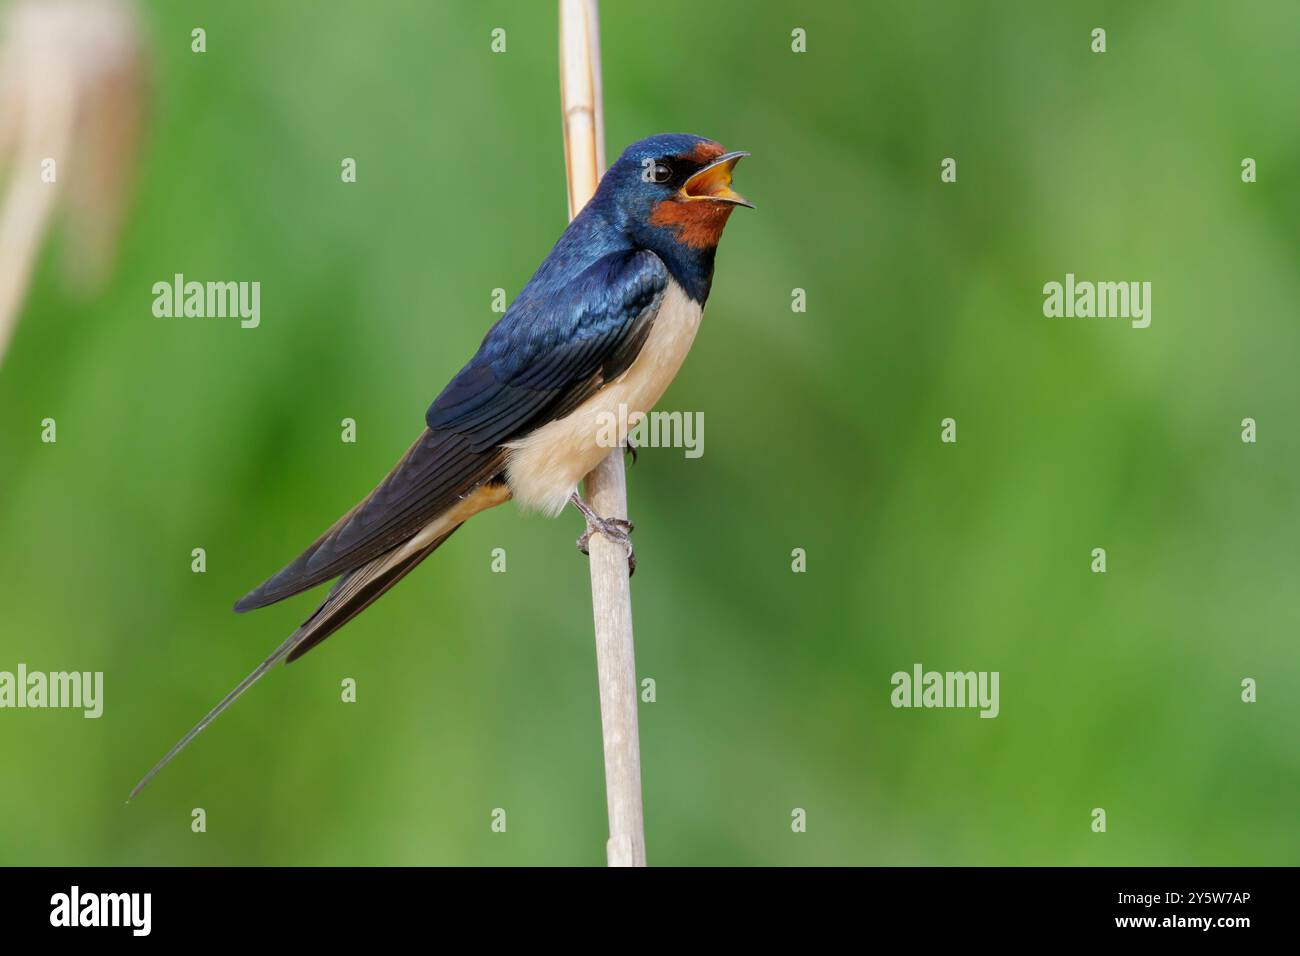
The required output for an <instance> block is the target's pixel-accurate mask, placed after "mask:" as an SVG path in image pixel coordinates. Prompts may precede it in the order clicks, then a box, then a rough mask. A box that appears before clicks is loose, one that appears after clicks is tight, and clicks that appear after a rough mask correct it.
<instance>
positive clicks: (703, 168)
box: [597, 133, 753, 253]
mask: <svg viewBox="0 0 1300 956" xmlns="http://www.w3.org/2000/svg"><path fill="white" fill-rule="evenodd" d="M748 155H749V154H748V153H740V152H735V153H729V152H727V151H726V150H725V149H723V148H722V146H720V145H718V144H717V143H715V142H714V141H713V140H711V139H704V138H703V137H701V136H691V135H688V134H686V133H665V134H662V135H660V136H651V137H650V138H649V139H643V140H641V141H639V142H636V143H633V144H632V145H631V146H629V147H628V148H627V149H625V150H623V154H622V155H621V156H619V158H618V159H617V160H616V161H615V162H614V165H612V166H611V167H610V168H609V171H608V172H606V173H605V176H604V178H602V179H601V183H600V190H599V192H598V193H597V200H598V201H599V202H600V203H601V204H602V205H604V206H605V207H606V209H607V210H609V211H613V212H614V213H615V214H616V216H617V219H618V220H619V224H620V225H621V226H622V228H623V229H624V230H626V231H627V232H628V233H629V234H630V235H631V236H632V237H633V238H634V239H636V240H637V241H638V242H639V243H640V244H642V245H644V246H646V247H648V248H650V249H653V250H656V251H659V250H670V249H676V250H681V249H682V247H686V250H694V251H699V252H708V253H712V251H713V250H714V249H715V248H716V247H717V245H718V238H719V237H720V236H721V235H722V229H723V227H724V226H726V224H727V219H728V217H729V216H730V215H731V211H732V210H733V209H735V208H736V207H737V206H749V207H750V208H751V209H752V208H753V204H752V203H750V202H749V201H748V200H747V199H745V197H744V196H742V195H740V194H739V193H737V192H736V191H735V190H733V189H732V188H731V173H732V170H733V169H735V166H736V163H738V162H739V161H740V160H741V158H742V157H744V156H748ZM683 251H684V250H683Z"/></svg>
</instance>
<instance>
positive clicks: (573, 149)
mask: <svg viewBox="0 0 1300 956" xmlns="http://www.w3.org/2000/svg"><path fill="white" fill-rule="evenodd" d="M560 105H561V107H562V108H563V117H564V159H565V169H566V171H567V175H568V181H569V218H570V219H572V218H573V217H574V216H576V215H577V214H578V212H579V210H581V209H582V207H583V206H585V205H586V203H587V200H589V199H590V198H591V196H592V194H593V193H594V192H595V191H596V184H597V183H598V182H600V176H601V173H602V172H603V171H604V169H605V123H604V112H603V109H602V106H601V97H600V29H599V23H598V20H597V12H596V0H560ZM585 485H586V489H585V490H586V493H587V502H588V504H590V505H591V507H592V508H593V509H595V511H596V513H597V514H599V515H601V516H602V517H606V518H624V519H626V518H627V481H626V477H625V476H624V473H623V450H622V449H621V448H619V449H615V450H614V451H612V452H610V453H609V455H607V456H606V457H605V460H604V461H602V462H601V463H600V464H599V465H597V466H596V469H595V471H593V472H592V473H591V474H589V475H588V476H587V478H586V482H585ZM589 549H590V551H591V608H592V615H593V617H594V618H595V624H596V672H597V677H598V679H599V682H600V726H601V732H602V735H603V738H604V747H605V799H606V802H607V803H608V806H609V842H608V843H606V844H605V851H606V856H607V858H608V861H609V865H610V866H645V865H646V862H645V824H644V822H643V817H642V809H641V739H640V733H639V731H638V729H637V683H636V655H635V653H634V648H633V643H632V588H631V583H630V581H629V579H628V577H629V576H628V566H627V552H626V550H625V549H624V548H623V546H622V545H619V544H616V543H615V542H613V541H610V540H609V539H608V538H605V537H604V536H603V535H599V534H594V535H592V536H591V540H590V542H589Z"/></svg>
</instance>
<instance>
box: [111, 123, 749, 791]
mask: <svg viewBox="0 0 1300 956" xmlns="http://www.w3.org/2000/svg"><path fill="white" fill-rule="evenodd" d="M747 155H748V154H747V153H742V152H727V151H726V150H725V149H723V148H722V147H721V146H720V145H718V144H717V143H716V142H714V141H712V140H709V139H704V138H702V137H699V136H690V135H686V134H680V133H672V134H664V135H661V136H652V137H650V138H649V139H643V140H641V141H640V142H637V143H633V144H632V145H631V146H629V147H628V148H627V149H626V150H624V151H623V154H622V155H621V156H619V158H618V160H617V161H616V162H615V163H614V165H613V166H611V167H610V168H609V170H608V171H607V172H606V173H605V175H604V177H603V178H602V179H601V181H600V185H599V187H598V188H597V190H596V193H595V195H594V196H592V198H591V201H590V202H588V203H587V205H586V206H585V207H584V208H583V209H582V211H581V212H580V213H578V215H577V216H576V217H574V219H573V221H572V222H571V223H570V224H569V227H568V228H567V229H565V230H564V234H563V235H561V236H560V238H559V241H557V242H556V243H555V246H554V247H553V248H552V249H551V251H550V253H549V254H548V255H547V257H546V258H545V259H544V260H543V261H542V264H541V266H540V267H539V268H538V269H537V272H536V273H534V274H533V277H532V278H531V279H530V280H529V281H528V284H527V285H525V286H524V288H523V290H522V291H521V292H520V293H519V297H518V298H517V299H515V301H514V302H513V303H512V304H511V306H510V307H509V308H508V309H507V310H506V313H505V315H503V316H502V317H501V320H500V321H499V322H497V323H496V324H495V325H494V326H493V327H492V329H491V330H490V331H489V332H488V334H487V336H486V337H485V338H484V339H483V343H482V345H480V346H479V350H478V352H477V353H476V354H475V355H474V357H473V358H471V359H470V360H469V362H468V363H467V364H466V365H465V367H464V368H462V369H461V370H460V371H459V372H458V373H457V374H456V377H455V378H453V379H452V380H451V382H450V383H448V385H447V387H446V388H444V389H443V390H442V393H441V394H440V395H439V396H438V397H437V398H436V399H434V402H433V404H432V405H431V406H430V407H429V410H428V412H427V413H426V414H425V426H426V427H425V429H424V433H423V434H422V435H420V437H419V438H418V439H416V442H415V444H413V445H412V446H411V447H410V449H409V450H408V451H407V452H406V454H405V455H404V456H403V457H402V459H401V460H400V461H399V462H398V463H397V464H396V465H395V466H394V468H393V470H392V471H390V472H389V473H388V476H387V477H386V478H384V480H383V481H381V482H380V483H379V485H378V486H377V487H376V488H375V489H374V490H373V491H371V492H370V494H369V495H367V496H366V497H365V498H364V499H363V500H362V501H361V502H360V503H358V504H357V505H356V506H355V507H354V508H353V509H352V510H351V511H349V512H348V513H347V514H345V515H343V517H341V518H339V520H338V521H336V522H335V523H334V525H333V526H332V527H330V529H329V530H328V531H326V532H325V533H324V534H322V535H321V536H320V537H319V538H317V539H316V541H315V543H313V544H312V545H311V547H309V548H308V549H307V550H306V551H304V552H303V553H302V554H301V555H299V556H298V557H297V558H296V559H295V560H294V561H293V562H291V563H290V564H289V565H287V566H286V567H285V568H283V569H282V570H281V571H279V572H278V573H276V574H274V575H272V576H271V577H270V578H268V579H267V580H266V581H264V582H263V583H262V584H260V585H258V587H256V588H255V589H253V590H252V591H250V592H249V593H248V594H247V595H245V596H244V597H243V598H241V599H240V600H239V602H238V603H236V604H235V610H236V611H239V612H242V611H251V610H252V609H254V608H259V607H265V606H267V605H268V604H274V603H275V602H276V601H282V600H284V599H285V598H287V597H292V596H293V595H295V594H298V593H300V592H302V591H306V590H308V589H309V588H313V587H315V586H316V585H318V584H322V583H323V582H325V581H329V580H331V579H334V578H337V579H338V580H337V581H336V582H335V584H334V587H333V588H332V589H331V590H330V592H329V594H328V595H327V596H326V597H325V600H324V602H323V603H322V604H321V605H320V607H318V608H317V609H316V610H315V611H314V612H312V614H311V616H310V617H308V618H307V620H305V621H304V622H303V623H302V625H301V626H299V627H298V629H297V630H295V631H294V632H293V633H292V634H290V635H289V637H288V639H287V640H285V642H284V643H283V644H281V645H280V646H279V647H277V648H276V649H275V650H274V651H273V652H272V653H271V656H270V657H268V658H267V659H266V660H264V661H263V662H262V663H261V664H259V665H258V667H257V669H256V670H254V671H253V672H252V673H251V674H249V675H248V676H247V677H245V678H244V680H243V681H241V682H240V683H239V684H238V686H236V687H235V689H234V690H232V691H231V692H230V693H229V694H227V695H226V696H225V697H224V698H222V700H221V702H220V703H218V704H217V705H216V706H215V707H214V708H212V710H211V711H209V713H208V714H207V716H206V717H204V718H203V719H202V720H200V721H199V722H198V723H197V724H196V725H195V726H194V727H193V729H191V730H190V731H189V733H187V734H186V735H185V736H184V737H182V738H181V739H180V740H179V741H178V742H177V744H176V745H175V746H174V747H172V749H171V750H169V751H168V752H167V753H166V754H165V755H164V756H163V758H162V759H161V760H160V761H158V763H157V764H156V765H155V766H154V768H153V769H152V770H150V771H149V772H148V773H147V774H145V776H144V778H143V779H142V780H141V781H140V782H139V783H138V784H136V785H135V789H133V790H132V791H131V797H134V796H135V795H136V794H137V793H139V792H140V790H141V789H142V788H143V787H144V786H145V784H147V783H148V782H149V781H150V780H152V779H153V778H154V777H155V776H156V775H157V774H158V772H159V771H160V770H162V768H163V767H165V766H166V765H167V764H168V763H169V762H170V761H171V759H172V758H173V757H175V756H176V755H177V754H178V753H179V752H180V751H181V750H182V749H183V748H184V747H185V746H186V745H187V744H189V742H190V741H191V740H193V739H194V738H195V737H196V736H198V734H199V733H201V732H202V731H203V729H204V728H205V727H207V726H208V725H209V724H210V723H212V721H214V720H215V719H216V718H217V717H218V716H220V714H221V713H222V711H224V710H225V709H226V708H227V707H229V706H230V705H231V704H232V703H234V702H235V700H236V699H238V697H239V696H240V695H241V694H243V693H244V691H246V690H248V688H249V687H251V686H252V685H253V684H255V683H256V682H257V681H258V680H259V679H260V678H261V677H262V676H263V675H264V674H265V673H266V672H267V671H269V670H270V669H271V668H272V667H273V666H275V665H276V664H278V663H279V662H280V661H282V660H283V661H285V662H292V661H295V660H297V659H298V658H300V657H302V655H304V654H306V653H307V652H308V651H309V650H311V649H312V648H313V647H315V646H316V645H317V644H319V643H320V642H321V641H323V640H325V638H327V637H329V636H330V635H331V634H333V633H334V632H335V631H337V630H338V629H339V628H340V627H342V626H343V625H344V624H346V623H347V622H348V621H350V620H352V618H354V617H356V616H357V615H358V614H360V613H361V612H362V611H363V610H365V609H366V608H367V607H369V606H370V605H371V604H372V603H373V602H374V601H375V600H376V599H378V598H379V597H380V595H382V594H383V593H384V592H385V591H387V590H388V589H389V588H391V587H392V586H393V585H394V584H396V583H397V582H398V581H400V580H401V579H402V578H404V577H405V576H406V575H407V574H408V573H410V571H411V570H412V569H413V568H414V567H415V566H416V565H417V564H419V563H420V562H421V561H423V560H424V559H425V558H427V557H428V556H429V555H430V554H432V553H433V552H434V550H435V549H437V547H438V546H439V545H440V544H442V543H443V542H444V541H446V540H447V539H448V538H449V537H451V535H452V534H453V533H454V532H455V531H456V529H457V528H459V527H460V526H461V525H462V524H464V523H465V522H466V521H467V520H469V519H470V518H471V517H473V516H474V515H476V514H478V513H479V512H480V511H484V510H485V509H487V508H493V507H495V506H497V505H499V504H503V503H504V502H506V501H508V500H510V499H511V498H513V499H514V500H515V501H517V502H518V503H519V504H520V505H521V506H523V507H524V508H526V509H530V510H535V511H540V512H542V513H544V514H546V515H548V516H551V517H554V516H556V515H558V514H559V513H560V512H561V511H563V510H564V507H565V505H566V504H572V505H573V506H574V507H576V508H577V509H578V510H579V511H580V512H581V513H582V515H583V518H584V519H585V521H586V528H587V530H586V531H585V532H584V534H583V535H582V537H580V538H579V539H578V546H579V548H580V549H583V550H585V545H586V543H587V540H588V539H589V537H590V536H591V535H592V534H595V533H599V534H603V535H605V536H607V537H609V538H611V539H613V540H615V541H618V542H621V543H623V544H624V545H626V546H627V548H628V557H629V561H631V558H632V550H631V542H630V540H629V538H628V533H629V532H630V531H631V524H630V523H629V522H626V521H621V520H619V519H614V518H603V517H601V516H600V515H598V514H596V513H595V512H594V511H593V510H592V509H591V508H590V507H589V506H588V505H587V503H586V502H584V501H583V500H582V498H581V497H580V496H579V495H578V483H579V482H580V481H581V480H582V479H583V477H584V476H586V475H587V474H588V472H590V471H591V470H592V469H593V468H595V467H596V465H597V464H598V463H599V462H600V460H601V459H602V458H604V457H605V455H607V454H608V453H609V451H610V449H609V448H608V447H605V444H607V441H608V440H607V439H606V442H604V443H602V442H601V441H599V440H598V438H599V437H600V436H601V435H602V433H603V431H604V430H605V429H606V423H608V422H609V421H611V420H614V419H612V418H611V417H610V416H612V415H617V414H618V412H619V407H620V405H621V406H623V407H624V409H625V410H626V412H627V413H628V414H627V418H621V419H618V420H620V421H625V420H627V419H629V418H630V419H632V420H633V421H635V418H633V417H632V415H631V413H648V412H649V411H650V410H651V408H652V407H653V406H654V404H655V403H656V402H657V401H658V400H659V397H660V396H661V395H662V394H663V393H664V390H665V389H666V388H667V387H668V385H669V384H670V383H671V382H672V380H673V378H674V377H675V376H676V374H677V370H678V369H679V368H681V365H682V362H683V360H684V359H685V358H686V353H687V352H689V351H690V348H691V343H692V342H693V341H694V340H695V333H696V332H697V331H698V330H699V325H700V316H701V313H702V312H703V309H704V303H705V301H706V300H707V299H708V297H709V288H710V286H711V285H712V282H713V259H714V254H715V253H716V251H717V248H718V240H719V238H720V237H721V236H722V230H723V228H724V227H725V226H726V224H727V219H728V218H729V217H730V216H731V212H732V210H733V209H735V208H736V206H751V208H752V204H751V203H749V202H748V201H747V200H746V199H745V198H744V197H743V196H741V195H740V194H739V193H737V192H735V191H734V190H733V189H732V188H731V178H732V170H733V169H735V166H736V163H737V162H739V160H740V159H741V157H743V156H747ZM129 799H130V797H128V800H129Z"/></svg>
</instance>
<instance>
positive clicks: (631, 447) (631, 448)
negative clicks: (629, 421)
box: [624, 435, 636, 465]
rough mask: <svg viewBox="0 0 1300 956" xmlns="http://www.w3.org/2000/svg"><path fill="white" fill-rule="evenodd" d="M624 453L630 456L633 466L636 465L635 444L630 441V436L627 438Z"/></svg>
mask: <svg viewBox="0 0 1300 956" xmlns="http://www.w3.org/2000/svg"><path fill="white" fill-rule="evenodd" d="M624 451H625V453H626V454H629V455H631V456H632V464H634V465H635V464H636V442H634V441H633V440H632V436H631V435H628V436H627V443H626V444H625V445H624Z"/></svg>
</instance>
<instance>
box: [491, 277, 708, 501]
mask: <svg viewBox="0 0 1300 956" xmlns="http://www.w3.org/2000/svg"><path fill="white" fill-rule="evenodd" d="M702 311H703V307H702V306H701V305H700V303H698V302H696V301H695V300H693V299H692V298H691V297H690V296H688V295H687V294H686V293H685V292H684V291H683V290H682V287H681V286H680V285H678V284H677V282H676V281H674V280H673V279H669V280H668V288H667V289H665V290H664V298H663V302H662V304H661V305H660V306H659V314H658V315H657V316H656V317H655V320H654V324H653V325H652V326H651V328H650V333H649V334H648V335H647V336H646V339H645V343H644V344H643V345H642V347H641V351H640V352H639V353H638V354H637V357H636V359H635V360H634V361H633V362H632V364H631V365H630V366H628V368H627V370H626V371H625V372H624V373H623V374H622V375H620V376H619V377H618V378H616V379H614V380H613V381H611V382H609V383H608V384H607V385H605V386H604V387H603V388H602V389H601V390H600V391H599V392H597V393H596V394H595V395H593V396H592V397H591V398H589V399H587V401H585V402H583V403H582V404H581V405H579V406H578V407H577V408H576V409H574V411H573V412H571V413H570V414H569V415H567V416H565V417H564V418H558V419H556V420H555V421H553V422H549V423H547V424H546V425H543V426H542V427H541V428H539V429H537V430H536V431H534V432H532V433H531V434H529V435H526V436H524V437H523V438H521V439H519V440H517V441H513V442H510V443H509V444H508V445H507V447H508V448H510V449H511V451H510V457H509V459H508V461H507V464H506V477H507V480H508V481H509V484H510V492H511V495H512V496H513V497H514V498H515V500H516V501H518V502H519V503H520V504H522V505H524V506H525V507H528V508H534V509H536V510H538V511H542V512H544V513H546V514H549V515H556V514H559V513H560V512H561V511H562V510H564V505H565V503H566V502H567V501H568V499H569V495H570V493H571V492H572V491H573V490H574V488H576V487H577V485H578V482H580V481H581V480H582V479H583V478H584V477H585V476H586V475H587V474H588V473H589V472H590V471H591V470H592V469H593V468H595V467H596V465H597V464H599V463H600V460H601V459H602V458H604V457H605V456H606V455H607V454H609V452H610V451H611V450H613V446H614V444H616V443H617V440H618V439H619V438H621V437H622V436H620V435H619V434H618V427H619V426H620V425H621V423H625V422H627V421H628V420H629V418H631V419H632V423H633V424H635V421H636V416H639V415H643V414H645V413H647V412H649V411H650V410H651V409H652V408H653V407H654V405H655V403H656V402H658V401H659V398H660V397H661V396H662V395H663V393H664V391H665V390H666V389H667V388H668V386H669V385H670V384H671V383H672V380H673V379H674V378H675V377H676V375H677V370H678V369H680V368H681V367H682V362H683V361H685V359H686V354H687V353H688V352H690V350H691V344H692V343H693V342H694V341H695V333H696V332H697V331H698V330H699V327H700V315H701V313H702ZM611 437H613V438H614V439H615V442H611V441H610V439H611Z"/></svg>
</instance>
